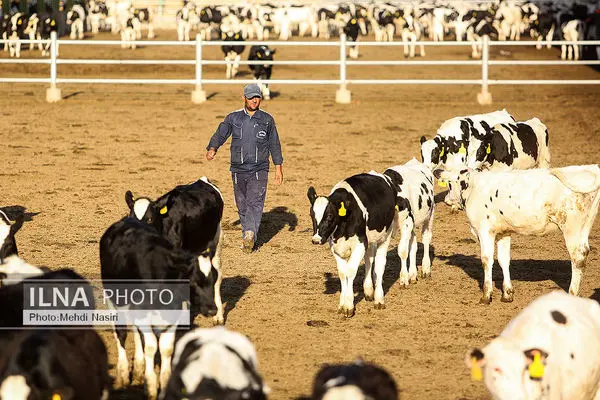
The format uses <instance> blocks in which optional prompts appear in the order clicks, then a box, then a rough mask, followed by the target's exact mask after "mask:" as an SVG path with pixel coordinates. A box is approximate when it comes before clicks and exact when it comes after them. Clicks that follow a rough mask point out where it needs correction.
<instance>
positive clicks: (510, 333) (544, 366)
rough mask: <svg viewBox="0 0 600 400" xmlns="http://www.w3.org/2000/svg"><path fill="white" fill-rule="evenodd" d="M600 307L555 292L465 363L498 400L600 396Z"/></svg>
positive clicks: (527, 309)
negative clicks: (599, 368) (599, 369)
mask: <svg viewBox="0 0 600 400" xmlns="http://www.w3.org/2000/svg"><path fill="white" fill-rule="evenodd" d="M599 354H600V306H599V305H598V302H596V301H595V300H592V299H585V298H579V297H575V296H571V295H568V294H566V293H563V292H560V291H555V292H552V293H548V294H545V295H543V296H540V297H538V298H537V299H535V300H534V301H533V302H531V304H529V305H528V306H527V307H525V309H524V310H523V311H521V312H520V313H519V314H518V315H517V316H516V317H515V318H513V319H512V320H511V321H510V322H509V323H508V325H507V326H506V328H504V330H503V331H502V332H501V333H500V335H499V336H498V337H495V338H494V339H493V340H492V341H491V342H490V343H489V344H487V345H486V346H485V347H484V348H482V349H479V348H473V349H470V350H469V351H468V352H467V354H466V358H465V361H466V364H467V366H468V367H469V368H470V369H471V375H472V378H473V380H483V381H484V382H485V384H486V386H487V388H488V390H489V391H490V393H491V395H492V396H493V398H494V399H581V400H583V399H586V400H592V399H595V398H597V397H598V395H599V394H600V372H599V371H598V364H599V363H600V357H599Z"/></svg>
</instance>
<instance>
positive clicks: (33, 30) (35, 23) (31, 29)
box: [23, 14, 42, 50]
mask: <svg viewBox="0 0 600 400" xmlns="http://www.w3.org/2000/svg"><path fill="white" fill-rule="evenodd" d="M39 24H40V19H39V18H38V16H37V14H31V15H30V16H29V19H28V20H27V26H26V27H25V30H24V31H23V33H24V34H25V35H26V37H27V38H28V39H29V40H36V39H38V40H39V39H40V29H39ZM34 48H35V44H34V43H29V46H28V49H29V50H32V49H34ZM38 48H39V49H40V50H41V49H42V44H41V43H38Z"/></svg>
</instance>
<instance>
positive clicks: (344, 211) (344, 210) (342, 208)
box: [338, 203, 346, 217]
mask: <svg viewBox="0 0 600 400" xmlns="http://www.w3.org/2000/svg"><path fill="white" fill-rule="evenodd" d="M338 214H339V215H340V217H345V216H346V207H344V203H340V210H339V211H338Z"/></svg>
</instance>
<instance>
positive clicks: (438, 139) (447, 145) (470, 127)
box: [421, 110, 515, 171]
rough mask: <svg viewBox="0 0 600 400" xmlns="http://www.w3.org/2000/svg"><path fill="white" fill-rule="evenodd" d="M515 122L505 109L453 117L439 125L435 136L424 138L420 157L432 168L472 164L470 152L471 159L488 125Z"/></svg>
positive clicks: (485, 133) (455, 168) (459, 166)
mask: <svg viewBox="0 0 600 400" xmlns="http://www.w3.org/2000/svg"><path fill="white" fill-rule="evenodd" d="M513 122H515V118H514V117H513V116H512V115H510V114H509V113H508V112H507V111H506V110H500V111H494V112H491V113H487V114H476V115H470V116H465V117H454V118H451V119H449V120H447V121H445V122H444V123H443V124H442V125H441V126H440V128H439V129H438V130H437V134H436V136H435V137H434V138H433V139H429V140H427V138H426V137H425V136H422V137H421V159H422V161H423V163H424V164H425V165H426V166H427V167H429V169H431V170H432V171H433V170H434V169H436V168H440V169H445V170H451V171H454V170H458V169H461V168H464V167H465V166H469V165H468V160H467V155H468V156H469V159H470V160H474V159H475V154H476V152H477V149H478V148H479V147H480V143H481V140H482V139H483V138H484V137H485V136H486V135H488V132H489V130H490V129H489V128H490V127H492V126H494V125H496V124H501V123H513ZM470 167H471V168H474V166H470Z"/></svg>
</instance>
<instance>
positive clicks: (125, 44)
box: [121, 17, 141, 49]
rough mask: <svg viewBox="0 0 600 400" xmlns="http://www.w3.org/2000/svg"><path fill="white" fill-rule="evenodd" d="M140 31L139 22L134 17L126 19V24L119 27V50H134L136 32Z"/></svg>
mask: <svg viewBox="0 0 600 400" xmlns="http://www.w3.org/2000/svg"><path fill="white" fill-rule="evenodd" d="M140 31H141V24H140V20H139V19H137V18H136V17H131V18H128V19H127V22H126V23H125V24H124V25H123V26H122V27H121V48H123V49H129V48H131V49H135V48H136V47H137V45H136V44H135V40H136V36H137V33H136V32H140Z"/></svg>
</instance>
